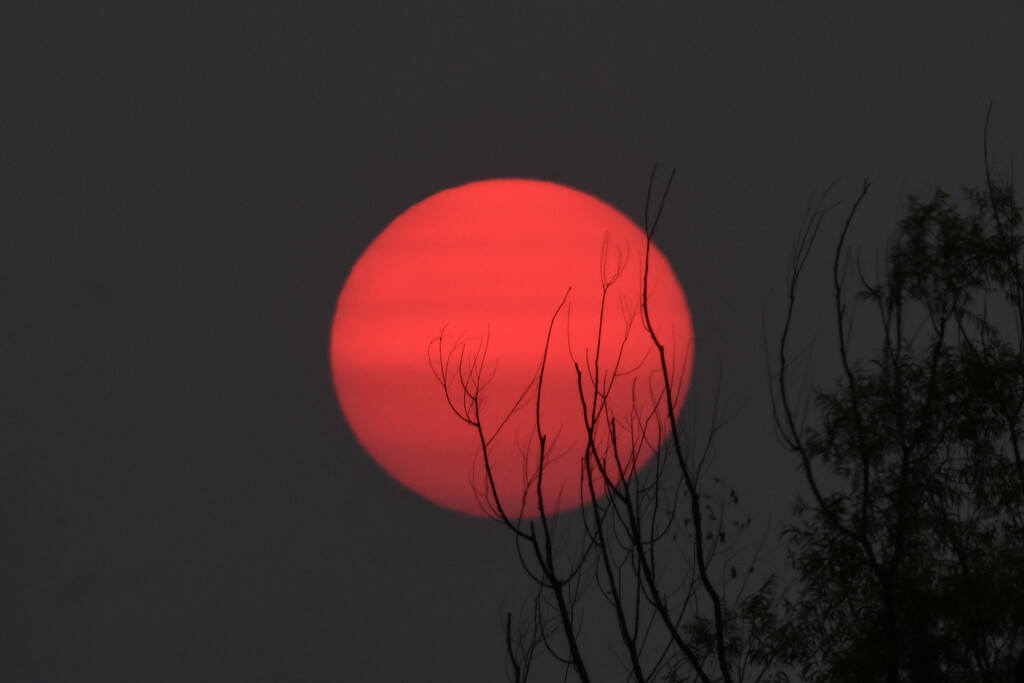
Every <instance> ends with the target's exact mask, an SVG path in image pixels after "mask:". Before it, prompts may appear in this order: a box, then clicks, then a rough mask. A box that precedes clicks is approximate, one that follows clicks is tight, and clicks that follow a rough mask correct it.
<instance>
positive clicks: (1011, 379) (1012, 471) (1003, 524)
mask: <svg viewBox="0 0 1024 683" xmlns="http://www.w3.org/2000/svg"><path fill="white" fill-rule="evenodd" d="M986 149H987V146H986ZM988 168H989V166H988V162H987V155H986V170H987V171H988ZM867 191H868V184H867V183H865V184H864V187H863V189H862V191H861V193H860V196H859V197H858V198H857V200H856V201H855V202H854V204H853V207H852V209H851V210H850V212H849V214H848V216H847V218H846V220H845V223H844V224H843V227H842V229H841V231H840V234H839V239H838V242H837V245H836V247H835V250H834V253H833V257H832V282H831V283H830V284H831V289H832V295H833V302H834V307H833V312H832V317H833V324H834V325H835V329H836V331H837V352H838V353H837V356H838V365H839V368H840V375H839V378H838V380H837V381H836V382H835V383H834V384H832V385H829V386H827V387H825V388H817V389H815V390H814V391H812V392H811V393H810V394H807V395H805V399H806V400H804V401H802V402H801V401H800V400H799V398H798V397H797V396H795V395H794V391H793V389H792V386H793V385H794V379H793V376H794V367H793V363H794V357H795V356H794V353H793V351H792V346H793V344H792V339H791V336H792V329H793V325H792V324H793V320H794V314H795V311H796V303H797V300H798V298H799V297H798V284H799V283H800V281H801V275H802V273H803V271H804V267H805V265H806V263H807V261H808V258H809V256H810V253H811V249H812V246H813V245H814V243H815V241H816V238H817V237H818V236H819V233H820V231H821V226H822V221H823V217H824V215H825V212H824V211H823V210H822V209H821V204H819V205H818V208H817V209H816V210H815V211H813V212H811V213H810V215H809V218H808V220H807V222H806V224H805V226H804V229H803V231H802V232H801V234H800V236H799V239H798V242H797V246H796V248H795V250H794V253H793V260H792V270H791V272H792V277H791V279H790V282H789V290H788V291H789V308H788V313H787V316H786V318H785V324H784V328H783V332H782V334H781V339H780V343H779V346H778V355H777V360H776V366H775V374H774V388H775V397H776V400H775V408H776V420H777V425H778V429H779V432H780V434H781V435H782V437H783V440H784V442H785V444H786V445H787V446H788V448H790V449H791V450H792V451H793V452H794V453H795V454H797V455H798V456H799V461H800V465H801V469H802V470H803V473H804V475H805V477H806V480H807V485H808V489H809V491H810V495H809V497H806V498H804V497H801V498H800V499H799V500H798V501H797V504H796V512H797V515H798V521H797V522H796V523H795V524H793V525H792V526H791V527H789V528H788V529H787V531H786V533H787V536H788V540H789V547H790V553H791V560H792V563H793V566H794V568H795V570H796V572H797V574H798V580H799V584H800V586H801V592H800V595H799V598H797V599H795V600H794V601H792V602H791V603H789V608H790V612H789V616H790V617H791V619H792V622H791V623H788V624H787V626H786V629H788V630H787V637H786V640H785V643H786V646H787V647H789V648H791V649H790V651H789V652H788V653H786V655H785V657H786V658H787V659H790V660H792V661H795V662H799V663H800V673H801V677H802V678H803V679H804V680H808V681H859V682H870V681H886V682H889V683H895V682H896V681H1011V680H1012V681H1021V680H1024V654H1022V651H1024V459H1022V447H1024V444H1022V429H1024V425H1022V410H1024V264H1022V247H1024V233H1022V230H1024V228H1022V222H1021V212H1020V209H1019V207H1018V206H1017V204H1016V202H1015V200H1014V194H1013V191H1012V185H1011V184H1010V183H1004V182H1001V181H1000V180H999V179H998V178H995V177H993V175H992V174H991V173H989V172H987V173H986V181H985V183H984V185H983V186H982V187H981V188H979V189H967V190H965V191H964V192H963V197H962V201H959V202H958V201H955V200H954V198H953V197H951V196H950V195H949V194H947V193H945V192H943V191H942V190H937V191H936V192H935V193H934V195H932V196H931V197H930V198H928V199H926V200H921V199H918V198H914V197H911V198H910V201H909V203H908V205H907V209H906V217H905V218H904V219H903V220H902V221H901V222H900V223H899V226H898V228H897V230H896V232H895V235H894V237H893V238H892V241H891V244H890V246H889V248H888V251H887V254H886V255H885V259H884V265H883V266H882V267H881V269H880V270H881V272H880V273H879V275H878V276H877V277H875V278H869V277H868V276H867V275H866V274H865V273H864V272H863V270H862V269H861V268H860V264H859V263H857V262H855V261H853V260H852V259H851V256H850V251H849V249H848V248H847V247H846V242H847V240H848V236H849V232H850V229H851V225H852V224H853V221H854V217H855V215H856V212H857V209H858V207H859V206H860V204H861V200H862V199H863V198H864V196H865V194H866V193H867ZM854 267H856V279H857V281H858V286H857V288H856V292H855V293H853V294H851V293H850V287H849V286H848V281H849V280H851V279H853V278H852V277H851V273H852V272H853V271H854ZM857 304H861V306H862V307H866V308H867V309H869V310H870V311H871V316H870V317H869V318H867V319H865V317H856V316H855V309H856V306H857ZM854 348H858V349H859V348H868V349H870V351H868V352H865V353H858V352H855V351H854ZM780 642H781V641H780ZM780 656H782V655H780ZM1015 671H1016V673H1015ZM1014 676H1016V677H1014Z"/></svg>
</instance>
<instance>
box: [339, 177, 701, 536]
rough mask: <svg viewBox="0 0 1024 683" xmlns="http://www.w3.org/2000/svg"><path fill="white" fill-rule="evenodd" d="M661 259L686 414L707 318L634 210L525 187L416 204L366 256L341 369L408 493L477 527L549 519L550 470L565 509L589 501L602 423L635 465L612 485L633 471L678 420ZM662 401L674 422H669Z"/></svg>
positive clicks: (554, 494)
mask: <svg viewBox="0 0 1024 683" xmlns="http://www.w3.org/2000/svg"><path fill="white" fill-rule="evenodd" d="M645 262H646V263H648V267H649V274H648V284H647V290H648V311H649V314H650V321H651V323H652V325H653V327H654V331H655V333H656V334H657V336H658V339H659V341H660V342H661V343H662V344H663V345H664V347H665V356H666V359H667V366H668V371H669V372H668V375H669V380H670V385H671V390H672V397H673V412H672V417H671V419H675V417H677V416H678V412H679V409H680V408H681V406H682V402H683V397H684V396H685V394H686V390H687V388H688V386H689V381H690V373H691V369H692V365H693V327H692V324H691V320H690V312H689V308H688V307H687V304H686V298H685V296H684V294H683V290H682V288H681V287H680V285H679V282H678V280H677V279H676V277H675V274H674V273H673V271H672V267H671V266H670V265H669V263H668V261H667V260H666V259H665V257H664V255H663V254H662V253H661V252H660V251H659V250H658V249H657V247H656V246H654V245H653V244H652V245H651V247H650V251H649V253H648V251H647V236H646V234H645V233H644V232H643V231H642V230H641V229H640V228H638V227H637V226H636V225H635V224H634V223H633V222H632V221H630V220H629V219H628V218H627V217H626V216H624V215H623V214H622V213H620V212H619V211H617V210H616V209H614V208H613V207H611V206H609V205H608V204H605V203H604V202H602V201H600V200H598V199H596V198H594V197H592V196H590V195H588V194H585V193H583V192H580V191H578V190H574V189H571V188H568V187H564V186H561V185H556V184H554V183H549V182H541V181H535V180H518V179H502V180H487V181H480V182H474V183H470V184H468V185H462V186H460V187H456V188H453V189H450V190H445V191H443V192H439V193H437V194H435V195H433V196H431V197H428V198H427V199H425V200H423V201H421V202H419V203H418V204H416V205H414V206H412V207H411V208H409V209H408V210H407V211H405V212H404V213H403V214H402V215H400V216H398V218H396V219H395V220H394V221H393V222H392V223H391V225H389V226H388V227H387V229H385V230H384V231H383V232H382V233H381V234H380V235H379V236H378V237H377V239H376V240H374V241H373V243H372V244H370V246H369V247H368V248H367V249H366V251H365V252H364V253H363V255H362V256H361V257H360V259H359V260H358V261H357V262H356V264H355V266H354V267H353V268H352V272H351V274H350V275H349V277H348V280H347V281H346V282H345V286H344V288H343V289H342V291H341V296H340V297H339V299H338V307H337V311H336V313H335V317H334V325H333V329H332V332H331V342H330V359H331V366H332V370H333V374H334V385H335V388H336V390H337V394H338V400H339V402H340V404H341V408H342V411H343V412H344V414H345V417H346V418H347V419H348V422H349V424H350V425H351V427H352V430H353V431H354V432H355V435H356V437H357V438H358V439H359V442H360V443H361V444H362V445H363V446H364V447H365V448H366V450H367V451H368V452H369V453H370V455H372V456H373V458H374V459H375V460H376V461H377V463H378V464H380V466H381V467H383V468H384V470H386V471H387V472H388V473H389V474H390V475H391V476H392V477H394V478H395V479H397V480H398V481H399V482H401V483H402V484H403V485H405V486H406V487H408V488H410V489H412V490H413V491H416V492H417V493H419V494H421V495H422V496H424V497H426V498H428V499H429V500H431V501H433V502H435V503H437V504H439V505H442V506H445V507H447V508H450V509H453V510H458V511H460V512H464V513H468V514H474V515H488V514H493V512H494V504H495V495H497V499H498V501H499V502H500V503H501V505H502V506H503V508H504V509H505V511H506V512H508V513H509V514H510V515H512V516H516V515H522V516H525V517H532V516H536V515H537V514H538V508H537V506H538V502H539V500H538V487H537V476H536V475H537V473H538V465H539V464H540V463H541V462H543V477H542V479H541V482H542V484H541V486H540V494H541V499H542V501H543V505H544V509H545V511H546V512H547V513H554V512H559V511H564V510H567V509H571V508H574V507H577V506H579V505H581V504H584V503H586V502H587V501H589V500H590V495H591V494H590V492H589V490H588V487H587V485H586V481H587V478H586V475H585V470H586V462H587V458H585V457H584V455H585V453H586V452H587V451H588V443H590V441H591V440H590V439H588V432H587V429H586V427H585V420H584V415H587V419H588V420H590V419H591V416H593V415H596V416H597V419H596V420H592V422H593V423H594V424H596V425H597V426H596V427H595V428H594V430H593V433H594V439H593V446H591V450H590V452H591V453H593V454H595V457H599V458H605V459H607V458H610V457H614V456H615V454H616V453H618V455H619V460H618V461H617V462H622V461H623V459H624V455H628V454H629V453H633V454H634V457H633V458H632V459H631V460H628V462H627V466H626V467H624V468H622V469H620V468H619V467H617V466H614V467H609V468H606V471H607V472H609V473H610V479H609V480H606V483H607V482H608V481H610V483H611V484H615V483H616V482H617V481H619V480H621V479H622V478H626V477H629V476H630V474H631V472H633V471H634V470H633V467H635V468H637V469H638V468H639V467H642V466H643V464H644V463H645V462H647V461H648V460H649V459H650V457H651V455H652V453H653V452H654V450H655V449H656V448H657V447H658V446H659V444H660V443H661V441H662V440H663V439H664V437H665V436H666V431H665V430H666V428H667V427H666V425H667V423H668V420H669V418H668V411H666V410H665V403H664V401H665V395H666V394H665V391H664V387H665V382H664V374H663V373H662V366H661V363H660V360H659V355H658V353H657V350H656V348H655V347H654V345H653V344H652V340H651V336H650V334H649V332H648V330H647V327H646V320H645V317H644V316H643V312H642V309H641V298H642V292H643V277H644V266H645ZM563 300H564V302H563ZM602 306H603V308H602ZM545 349H547V352H546V354H545ZM542 360H543V361H545V363H544V372H543V381H542V383H541V384H540V385H539V388H540V391H539V394H538V382H537V379H538V371H539V369H540V367H541V362H542ZM577 367H578V368H579V374H577ZM443 379H446V380H447V384H448V394H447V398H446V392H445V386H444V383H443V381H442V380H443ZM581 387H582V392H581ZM595 387H596V388H597V389H598V391H596V392H595ZM478 388H479V391H478V390H477V389H478ZM538 395H539V398H538ZM581 395H582V398H581ZM659 406H660V410H661V411H662V413H661V414H662V415H663V418H661V419H658V418H655V419H651V418H652V415H654V416H656V415H657V414H658V411H659ZM459 413H461V414H462V417H469V418H470V421H469V422H467V421H466V420H465V419H462V418H460V415H459ZM506 418H507V419H506ZM471 422H477V423H479V429H477V428H476V427H475V426H474V425H473V424H471ZM613 422H614V424H615V438H614V439H612V438H611V436H610V434H611V431H610V428H609V425H610V424H612V423H613ZM538 426H539V428H538ZM540 436H543V437H544V438H543V444H544V446H543V451H542V449H541V443H542V440H541V438H539V437H540ZM485 443H486V454H487V460H486V462H487V464H489V466H490V471H491V474H492V476H493V486H491V485H490V481H491V480H490V479H489V478H488V476H487V471H486V468H485V467H484V464H485V461H484V458H483V455H484V444H485ZM542 453H543V461H542V460H541V457H542ZM606 462H607V460H606ZM597 488H598V493H599V494H600V493H602V492H604V490H605V488H606V486H601V485H599V486H598V487H597Z"/></svg>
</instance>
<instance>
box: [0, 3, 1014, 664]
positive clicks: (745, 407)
mask: <svg viewBox="0 0 1024 683" xmlns="http://www.w3.org/2000/svg"><path fill="white" fill-rule="evenodd" d="M632 4H633V5H638V6H639V8H637V7H636V6H633V7H629V8H622V7H612V6H611V5H612V3H596V2H547V3H498V2H477V3H470V2H422V3H420V2H405V3H396V2H375V3H369V2H367V3H353V2H342V1H339V0H335V1H333V2H325V3H311V2H310V3H306V2H299V3H283V2H282V3H268V2H251V3H223V2H207V3H167V5H166V7H163V8H157V7H156V6H155V5H156V4H155V3H113V2H90V3H55V2H32V3H20V2H15V3H9V4H7V5H5V8H4V10H3V14H4V19H3V20H2V21H0V25H2V26H0V123H2V126H0V145H2V147H0V283H2V285H0V348H2V361H0V376H2V380H0V396H2V398H3V406H4V409H3V411H2V412H0V678H3V679H4V680H71V679H74V680H128V679H133V680H253V681H259V680H281V681H290V680H349V681H409V680H430V681H451V682H453V683H478V682H486V681H497V680H503V659H502V642H501V638H502V633H501V614H502V612H503V611H504V609H506V608H515V606H516V605H515V604H510V601H512V600H513V598H512V597H510V596H513V595H515V594H516V591H518V590H520V589H521V588H522V586H523V585H524V584H523V581H522V578H521V575H520V572H519V570H518V566H517V564H516V560H515V556H514V553H513V551H512V545H511V539H510V538H509V537H508V535H507V534H506V533H504V532H503V531H502V529H501V528H499V527H498V526H497V525H496V524H493V523H490V522H487V521H485V520H480V519H471V518H467V517H462V516H459V515H457V514H454V513H450V512H446V511H444V510H441V509H438V508H436V507H434V506H432V505H430V504H429V503H426V502H425V501H423V500H421V499H420V498H419V497H417V496H416V495H414V494H412V493H409V492H407V491H405V490H404V489H402V488H401V487H399V486H398V485H397V484H395V483H394V482H393V481H392V480H391V479H389V478H388V477H387V475H385V474H384V473H383V472H382V471H381V470H379V469H378V468H377V467H376V465H374V464H373V462H372V461H371V460H370V459H369V458H368V457H367V456H366V455H365V454H363V453H362V452H361V450H360V448H359V447H358V445H357V444H356V442H355V440H354V438H353V436H352V434H351V432H350V431H349V429H348V427H347V426H346V424H345V422H344V419H343V417H342V415H341V414H340V411H339V410H338V407H337V405H336V401H335V397H334V394H333V389H332V387H331V381H330V375H329V370H328V364H327V355H326V349H327V338H328V334H329V330H330V323H331V316H332V314H333V310H334V305H335V300H336V297H337V295H338V292H339V290H340V288H341V285H342V283H343V282H344V279H345V276H346V275H347V273H348V270H349V269H350V268H351V266H352V264H353V263H354V262H355V260H356V258H358V256H359V254H360V252H361V250H362V249H363V248H364V247H365V246H366V245H367V244H369V242H370V241H371V240H372V239H373V238H374V236H375V235H376V234H377V233H378V232H379V231H380V230H381V229H383V228H384V227H385V226H386V225H387V224H388V223H389V222H390V220H391V219H392V218H394V217H395V216H396V215H398V214H399V213H400V212H402V211H403V210H404V209H406V208H407V207H408V206H410V205H411V204H413V203H415V202H416V201H419V200H420V199H423V198H424V197H426V196H428V195H430V194H433V193H434V192H437V191H439V190H441V189H444V188H447V187H451V186H454V185H458V184H461V183H464V182H468V181H471V180H477V179H482V178H490V177H499V176H523V177H534V178H540V179H546V180H554V181H558V182H562V183H565V184H568V185H572V186H574V187H577V188H580V189H582V190H584V191H587V192H590V193H592V194H595V195H597V196H599V197H601V198H602V199H604V200H606V201H608V202H610V203H612V204H614V205H616V206H618V207H619V208H620V209H622V210H623V211H624V212H625V213H627V214H628V215H630V216H632V217H634V218H635V219H637V220H639V219H640V218H641V212H642V208H643V200H644V195H645V191H646V186H647V178H648V176H649V174H650V171H651V168H652V165H653V164H654V163H655V162H660V163H661V164H662V165H663V167H666V168H667V167H673V166H674V167H677V168H678V175H677V180H676V184H675V186H674V189H673V191H672V194H671V197H670V199H669V203H668V209H667V215H666V219H665V222H664V224H663V226H662V228H661V233H660V234H659V239H658V241H659V244H660V245H661V247H662V249H663V250H664V252H665V253H666V255H667V256H668V258H669V259H670V260H671V261H672V263H673V265H674V266H675V268H676V270H677V272H678V274H679V277H680V280H681V282H682V284H683V286H684V287H685V288H686V291H687V295H688V297H689V301H690V305H691V308H692V312H693V318H694V326H695V330H696V335H697V368H696V372H695V377H694V383H693V387H692V389H691V392H690V402H691V404H692V405H693V406H694V407H695V408H696V409H697V410H698V414H699V412H700V410H701V409H702V408H704V407H706V406H707V405H709V404H710V402H711V400H712V398H713V396H714V395H715V393H716V392H718V393H719V394H720V396H721V400H722V401H723V402H724V404H725V405H726V406H727V407H728V408H730V409H731V410H732V412H734V413H735V417H734V419H733V421H732V422H731V423H730V425H729V426H728V428H727V429H726V430H725V431H724V433H723V436H722V439H721V441H720V442H719V449H718V458H719V466H720V468H721V471H722V472H723V473H724V474H725V475H726V477H727V479H728V481H729V482H730V484H731V485H733V486H734V487H735V488H736V489H737V490H738V491H739V492H740V494H741V500H742V501H743V504H744V505H745V506H747V508H748V509H749V511H750V513H751V514H752V515H754V516H755V517H758V518H760V519H763V520H764V521H765V522H767V521H768V520H769V519H771V520H775V521H779V520H780V519H782V518H783V517H784V516H785V515H786V514H787V512H788V510H789V506H790V504H791V502H792V499H793V496H794V495H795V494H796V492H797V491H798V490H799V489H800V481H799V479H798V478H797V477H796V476H795V475H794V471H795V463H794V462H793V461H792V460H791V459H790V458H788V457H786V455H785V454H784V453H782V452H781V451H780V449H779V447H778V446H777V444H776V442H775V440H774V436H773V433H772V430H771V426H770V413H769V403H768V388H767V376H766V369H765V364H764V357H763V350H762V333H761V321H762V311H767V312H768V320H769V323H771V321H772V317H771V316H772V314H773V312H774V313H777V312H778V310H779V306H780V305H781V300H780V299H779V297H778V294H779V293H780V288H781V285H782V283H783V281H784V278H785V275H786V262H787V257H788V253H789V249H790V247H791V244H792V241H793V238H794V235H795V233H796V230H797V229H798V227H799V224H800V221H801V219H802V218H803V215H804V211H805V208H806V206H807V203H808V200H809V199H810V197H811V196H812V195H813V194H814V193H815V192H820V191H821V190H823V189H824V188H825V187H826V186H827V185H828V184H829V183H830V182H832V181H833V180H835V179H837V178H841V179H842V180H841V181H840V182H839V184H838V185H837V186H836V188H835V189H834V191H833V192H834V194H833V196H834V197H835V199H837V200H846V201H850V200H852V199H853V198H854V196H855V194H856V191H857V189H859V185H860V181H861V179H863V178H869V179H871V180H872V181H873V183H874V186H873V190H872V192H871V194H870V195H869V197H868V200H867V202H866V204H865V206H864V210H863V212H862V213H861V218H860V221H859V222H858V224H857V227H856V228H855V232H854V235H853V240H854V241H856V242H859V243H862V244H865V245H870V249H873V248H874V247H876V246H877V245H878V244H879V243H880V240H882V239H884V237H885V236H886V235H887V234H888V231H889V230H890V229H891V228H892V226H893V224H894V222H895V220H896V219H897V218H898V217H899V215H900V204H901V197H902V196H903V195H904V194H905V193H907V192H920V193H927V192H930V191H931V190H932V189H933V188H934V187H935V185H936V184H942V185H943V186H945V187H947V188H949V189H956V188H958V187H959V186H960V185H962V184H970V183H976V182H978V181H979V180H980V179H981V178H982V174H983V165H982V130H983V125H984V121H985V112H986V109H987V107H988V105H989V103H990V102H992V103H993V115H992V120H991V129H990V147H991V151H992V153H993V154H994V155H995V156H996V158H997V159H998V160H999V161H1000V162H1001V163H1003V164H1004V165H1005V164H1008V162H1009V156H1010V152H1011V151H1015V152H1016V153H1017V154H1018V156H1020V155H1021V154H1024V87H1022V86H1024V40H1022V38H1021V37H1022V36H1024V4H1022V3H1021V2H1020V1H1019V0H1018V1H1016V2H1014V1H1011V0H985V1H979V0H971V1H966V0H964V1H952V0H944V1H943V2H934V1H932V2H925V1H923V0H921V1H914V2H910V1H903V0H900V1H895V2H894V1H893V0H886V1H884V2H882V1H875V0H870V1H863V2H858V3H846V4H845V6H843V7H840V6H839V3H822V2H810V1H807V2H776V1H773V2H762V3H743V4H741V3H704V2H687V1H677V2H657V3H654V2H651V3H632ZM755 5H756V6H755ZM837 215H838V214H837ZM866 253H867V254H868V255H869V257H872V256H871V255H872V254H873V252H872V251H868V252H866ZM872 258H873V257H872ZM813 302H814V298H813V296H812V295H809V298H808V305H809V306H813V305H814V303H813ZM814 315H815V310H814V309H813V308H810V309H809V310H808V313H807V320H808V322H807V326H806V329H807V330H813V329H814V320H813V318H814ZM820 354H821V356H822V361H821V366H822V367H825V366H827V359H826V358H825V357H826V356H827V349H825V348H822V349H821V350H820ZM620 678H621V677H620V676H618V675H616V673H615V671H614V670H612V669H610V670H609V671H608V680H619V679H620Z"/></svg>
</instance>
